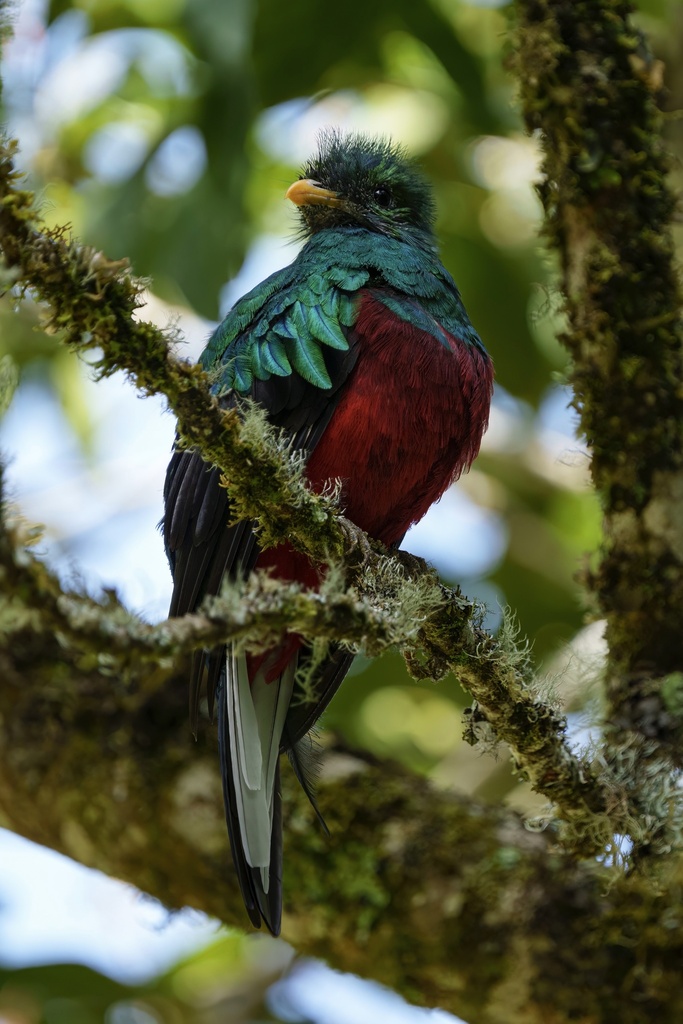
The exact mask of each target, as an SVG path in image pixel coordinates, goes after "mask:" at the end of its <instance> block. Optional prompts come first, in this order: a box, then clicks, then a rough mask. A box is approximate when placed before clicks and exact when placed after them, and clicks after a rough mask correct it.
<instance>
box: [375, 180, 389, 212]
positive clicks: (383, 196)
mask: <svg viewBox="0 0 683 1024" xmlns="http://www.w3.org/2000/svg"><path fill="white" fill-rule="evenodd" d="M372 195H373V198H374V200H375V202H376V203H377V205H378V206H381V207H382V208H383V209H385V210H386V209H387V208H388V207H389V206H391V192H390V191H389V189H388V188H387V187H386V185H380V186H379V188H376V189H375V191H374V192H373V194H372Z"/></svg>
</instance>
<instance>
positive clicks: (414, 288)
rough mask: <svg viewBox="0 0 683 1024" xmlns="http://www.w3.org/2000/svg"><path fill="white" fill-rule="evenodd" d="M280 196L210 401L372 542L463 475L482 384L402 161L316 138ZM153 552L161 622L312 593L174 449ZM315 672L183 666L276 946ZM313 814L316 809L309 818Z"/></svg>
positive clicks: (242, 861)
mask: <svg viewBox="0 0 683 1024" xmlns="http://www.w3.org/2000/svg"><path fill="white" fill-rule="evenodd" d="M287 198H288V199H291V201H292V202H293V203H295V204H296V206H297V207H298V208H299V211H300V214H301V223H302V230H303V234H304V236H305V238H306V243H305V245H304V246H303V248H302V249H301V251H300V252H299V255H298V256H297V257H296V259H295V260H294V262H293V263H291V264H290V265H289V266H288V267H285V269H284V270H279V271H278V272H277V273H275V274H272V275H271V276H270V277H268V278H267V279H266V280H265V281H263V282H262V283H261V284H259V285H257V287H256V288H254V289H252V291H250V292H249V293H248V294H247V295H245V296H244V297H243V298H241V299H240V300H239V301H238V302H237V303H236V305H235V306H234V308H233V309H232V310H231V311H230V312H229V313H228V315H227V316H226V318H225V320H223V322H222V323H221V324H220V326H219V327H218V328H217V329H216V331H215V332H214V334H213V336H212V337H211V339H210V341H209V343H208V345H207V347H206V349H205V351H204V353H203V355H202V357H201V363H202V365H203V366H204V368H205V369H206V370H207V371H209V372H210V374H211V376H212V379H213V382H214V383H213V385H212V390H213V392H214V394H215V395H217V396H218V397H219V399H220V401H221V402H222V403H224V404H225V405H230V404H231V403H233V402H234V401H235V396H249V397H250V398H252V399H254V400H255V401H256V402H258V403H259V404H260V405H262V406H263V407H264V408H265V409H266V410H267V413H268V416H269V419H270V420H271V422H272V423H273V424H275V425H276V426H278V427H281V428H283V429H284V430H285V431H287V432H288V433H289V434H290V435H291V437H292V439H293V444H294V446H295V447H296V448H299V449H303V451H304V452H305V453H306V457H307V463H306V472H307V477H308V480H309V483H310V485H311V487H312V488H313V489H314V490H321V489H322V488H323V487H325V486H326V485H327V484H328V482H330V481H331V482H334V481H336V480H339V481H341V488H342V489H341V507H342V508H343V510H344V513H345V515H346V516H348V518H349V519H351V520H353V522H355V523H356V524H357V525H358V526H360V527H362V529H364V530H366V531H367V532H368V533H369V534H370V535H371V536H373V537H376V538H377V539H378V540H380V541H383V542H384V544H386V545H394V546H396V545H398V544H399V543H400V541H401V539H402V538H403V535H404V534H405V532H406V530H407V529H408V527H409V526H410V525H411V524H412V523H415V522H417V520H418V519H420V518H421V517H422V516H423V515H424V514H425V512H426V511H427V509H428V508H429V506H430V505H431V504H432V503H433V502H434V501H436V500H437V499H438V498H440V497H441V495H442V494H443V493H444V491H445V490H446V488H447V487H448V486H449V485H450V484H451V483H452V481H453V480H454V479H456V478H457V477H458V476H459V475H460V473H461V472H462V471H463V470H464V469H467V468H468V467H469V466H470V464H471V462H472V460H473V459H474V458H475V456H476V455H477V452H478V451H479V445H480V443H481V438H482V434H483V432H484V430H485V429H486V425H487V422H488V415H489V405H490V401H491V392H492V386H493V368H492V365H491V361H490V359H489V357H488V356H487V354H486V352H485V350H484V347H483V345H482V343H481V341H480V339H479V336H478V335H477V333H476V331H475V330H474V328H473V327H472V324H471V323H470V321H469V319H468V316H467V313H466V312H465V308H464V306H463V304H462V300H461V298H460V295H459V293H458V290H457V288H456V286H455V284H454V283H453V280H452V278H451V276H450V274H449V273H448V272H447V271H446V270H445V269H444V267H443V266H442V265H441V262H440V260H439V255H438V250H437V244H436V240H435V237H434V233H433V220H434V203H433V199H432V195H431V189H430V187H429V185H428V184H427V182H426V181H425V180H424V178H423V177H422V176H421V174H420V173H419V172H418V171H417V170H416V169H415V168H414V167H413V166H412V165H411V164H410V162H409V161H408V160H407V159H406V157H405V155H404V154H403V152H402V151H401V150H400V149H397V148H396V147H394V146H392V145H391V144H390V143H388V142H386V141H384V140H380V139H370V138H366V137H364V136H361V135H348V136H345V135H342V134H339V133H338V132H336V131H328V132H326V133H324V134H323V135H322V136H321V139H320V144H319V149H318V152H317V154H316V155H315V156H314V157H313V159H312V160H311V161H310V163H309V164H307V166H306V168H305V170H304V172H303V174H302V176H301V179H300V180H299V181H296V182H294V184H293V185H292V186H291V187H290V189H289V191H288V192H287ZM164 501H165V518H164V540H165V544H166V549H167V552H168V556H169V559H170V563H171V568H172V571H173V582H174V590H173V598H172V602H171V608H170V614H171V615H183V614H185V613H186V612H189V611H192V610H193V609H195V608H196V607H197V605H198V604H199V603H200V602H201V601H202V599H203V598H204V597H206V596H207V595H212V594H216V593H218V591H219V589H220V586H221V580H222V579H223V578H224V577H225V576H226V575H227V576H228V577H230V576H233V577H234V576H237V575H239V574H245V573H248V572H250V571H251V570H252V569H254V568H259V569H266V570H269V571H270V572H271V573H272V574H273V575H275V576H277V577H279V578H282V579H288V580H297V581H299V582H301V583H302V584H304V585H306V586H310V587H315V586H316V585H317V583H318V578H319V569H318V568H317V567H316V566H314V565H312V564H311V563H310V561H309V560H308V559H307V558H306V557H305V556H304V555H301V554H299V553H298V552H296V551H294V550H293V549H292V548H291V547H289V546H288V545H283V546H281V547H278V548H275V549H270V550H266V551H262V550H261V549H260V547H259V545H258V541H257V538H256V537H255V535H254V532H253V529H252V524H251V523H249V522H239V523H237V524H232V525H231V516H230V510H229V494H228V492H227V491H226V490H225V489H224V488H222V487H221V486H220V473H219V471H218V469H216V468H215V467H211V466H209V465H208V464H207V463H205V462H204V460H203V459H202V457H201V455H200V454H199V453H198V452H195V451H182V450H176V451H175V452H174V454H173V457H172V459H171V462H170V465H169V468H168V472H167V476H166V485H165V488H164ZM309 658H310V652H309V650H308V648H307V647H306V646H305V645H303V643H302V641H301V639H300V638H299V637H298V636H296V635H292V634H286V635H285V636H283V638H282V642H281V643H280V644H279V645H278V646H277V647H275V648H273V649H272V650H269V651H267V652H266V653H265V654H261V655H255V656H252V655H245V654H244V653H240V652H237V651H234V650H230V649H229V648H228V649H227V651H226V650H225V649H219V650H214V651H211V652H208V653H207V654H206V655H200V656H197V657H195V660H194V664H193V673H192V681H191V692H190V714H191V719H192V727H193V729H194V730H195V731H196V726H197V716H198V706H199V697H200V686H201V682H202V678H203V676H204V674H205V673H206V677H207V683H206V685H207V694H208V700H209V707H210V709H212V708H213V702H214V695H215V694H216V692H217V695H218V729H219V742H220V759H221V772H222V777H223V793H224V797H225V811H226V818H227V823H228V831H229V834H230V845H231V848H232V856H233V860H234V862H235V867H236V870H237V877H238V879H239V884H240V888H241V890H242V895H243V897H244V902H245V905H246V908H247V912H248V914H249V917H250V919H251V921H252V923H253V924H254V925H255V926H257V927H258V926H259V925H260V924H261V920H263V921H265V923H266V926H267V927H268V928H269V929H270V931H271V932H272V933H273V934H274V935H277V934H278V933H279V930H280V918H281V913H282V820H281V806H280V785H279V758H280V754H281V753H282V752H283V751H286V752H287V753H288V754H289V755H290V760H291V761H292V764H293V767H294V770H295V771H296V773H297V776H298V777H299V780H300V781H301V783H302V785H303V786H304V789H305V790H306V792H307V793H308V794H309V796H310V797H311V799H312V801H313V797H312V794H311V777H312V773H311V772H310V771H309V770H308V769H307V755H308V757H309V759H310V753H311V750H310V748H311V739H310V737H309V736H308V735H307V734H308V732H309V730H310V729H311V726H312V725H313V724H314V723H315V721H316V720H317V719H318V717H319V716H320V714H321V713H322V712H323V710H324V709H325V707H326V706H327V704H328V703H329V701H330V699H331V697H332V696H333V694H334V693H335V691H336V689H337V687H338V686H339V684H340V683H341V681H342V680H343V678H344V676H345V674H346V672H347V671H348V668H349V666H350V664H351V661H352V658H353V656H352V655H351V654H349V653H348V652H347V651H345V650H342V649H339V648H333V649H332V650H331V651H330V653H329V654H328V656H327V658H326V660H325V661H324V663H323V664H321V665H320V666H318V667H317V669H316V670H315V674H314V677H313V678H314V692H315V700H314V701H310V700H308V701H303V700H301V699H297V698H298V697H300V696H301V694H297V687H298V685H299V684H297V669H298V668H302V666H305V664H306V662H307V660H308V659H309ZM314 806H315V804H314Z"/></svg>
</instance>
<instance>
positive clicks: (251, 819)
mask: <svg viewBox="0 0 683 1024" xmlns="http://www.w3.org/2000/svg"><path fill="white" fill-rule="evenodd" d="M296 663H297V659H296V658H294V659H293V661H292V662H291V663H290V664H289V665H287V667H286V668H285V670H284V672H283V673H282V675H281V676H280V677H279V678H278V679H274V680H273V681H272V682H271V683H267V682H266V681H265V672H266V671H267V665H266V666H262V668H261V669H260V670H259V672H258V673H257V674H256V676H255V678H254V679H253V680H252V682H251V685H250V684H249V678H248V675H247V662H246V658H245V656H244V655H243V654H240V655H235V654H234V653H229V654H228V657H227V669H228V671H227V688H228V689H227V694H226V697H227V700H226V705H227V709H228V729H229V736H230V756H231V761H232V775H233V781H234V784H235V795H236V798H237V815H238V818H239V824H240V837H241V841H242V846H243V848H244V854H245V857H246V860H247V863H248V864H250V865H251V867H255V868H256V867H258V868H261V878H262V883H263V891H264V892H266V893H267V892H268V880H269V868H270V845H271V832H272V824H273V786H274V782H275V768H276V766H277V761H278V757H279V755H280V738H281V736H282V730H283V727H284V723H285V718H286V715H287V709H288V708H289V703H290V700H291V696H292V690H293V688H294V676H295V674H296Z"/></svg>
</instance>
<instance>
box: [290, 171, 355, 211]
mask: <svg viewBox="0 0 683 1024" xmlns="http://www.w3.org/2000/svg"><path fill="white" fill-rule="evenodd" d="M285 199H291V200H292V202H293V203H294V204H295V205H296V206H334V207H342V206H343V205H344V203H343V201H342V200H341V199H338V198H337V193H336V192H331V191H330V189H329V188H323V187H322V185H319V184H318V182H317V181H313V179H312V178H302V180H301V181H295V182H294V184H293V185H290V186H289V188H288V189H287V191H286V193H285Z"/></svg>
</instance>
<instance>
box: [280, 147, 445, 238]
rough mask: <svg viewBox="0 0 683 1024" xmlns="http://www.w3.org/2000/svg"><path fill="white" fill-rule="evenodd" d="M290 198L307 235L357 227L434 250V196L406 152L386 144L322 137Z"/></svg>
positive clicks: (291, 191)
mask: <svg viewBox="0 0 683 1024" xmlns="http://www.w3.org/2000/svg"><path fill="white" fill-rule="evenodd" d="M287 198H288V199H291V200H292V202H293V203H295V204H296V205H297V206H298V207H299V211H300V214H301V218H302V221H303V229H304V233H305V234H306V235H312V234H314V233H315V232H317V231H323V230H325V229H326V228H331V227H343V226H349V225H355V226H360V227H364V228H368V229H369V230H371V231H377V232H379V233H380V234H383V235H389V236H390V237H392V238H399V239H404V240H406V241H411V242H413V243H418V244H421V245H422V246H425V247H428V248H432V247H433V245H434V234H433V223H434V200H433V197H432V190H431V188H430V186H429V184H428V182H427V181H426V180H425V179H424V177H423V176H422V175H421V174H420V172H419V171H418V170H417V169H416V168H415V167H414V166H413V165H412V164H411V163H410V161H409V160H408V159H407V157H406V155H405V153H404V152H403V150H402V149H400V148H399V147H397V146H394V145H392V143H390V142H389V141H387V140H386V139H379V138H369V137H367V136H364V135H343V134H341V133H340V132H338V131H331V130H330V131H326V132H324V133H322V135H321V136H320V139H319V144H318V151H317V153H316V154H315V156H313V158H312V159H311V160H310V161H309V162H308V163H307V164H306V166H305V167H304V169H303V171H302V174H301V177H300V179H299V180H298V181H295V182H294V184H293V185H291V186H290V188H289V189H288V191H287Z"/></svg>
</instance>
